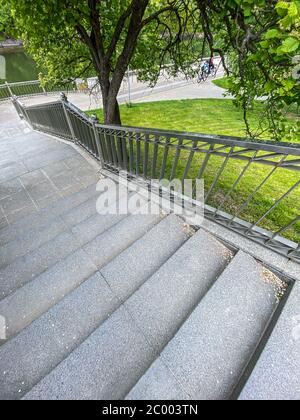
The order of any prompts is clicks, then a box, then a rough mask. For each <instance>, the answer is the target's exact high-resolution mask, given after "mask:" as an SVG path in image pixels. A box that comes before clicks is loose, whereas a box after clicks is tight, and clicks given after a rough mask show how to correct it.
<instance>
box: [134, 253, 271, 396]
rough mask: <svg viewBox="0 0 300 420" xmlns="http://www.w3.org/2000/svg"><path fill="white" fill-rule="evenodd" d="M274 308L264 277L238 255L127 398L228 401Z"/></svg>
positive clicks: (246, 258)
mask: <svg viewBox="0 0 300 420" xmlns="http://www.w3.org/2000/svg"><path fill="white" fill-rule="evenodd" d="M275 283H276V282H275ZM276 305H277V297H276V285H275V284H273V283H272V279H271V281H270V276H266V274H265V273H264V271H263V268H262V266H260V265H259V264H258V263H257V262H256V261H255V260H254V259H253V258H252V257H250V256H248V255H246V254H244V253H243V252H239V253H238V254H237V255H236V257H235V258H234V259H233V260H232V262H231V264H230V265H229V266H228V268H227V269H226V270H225V271H224V273H223V274H222V275H221V276H220V278H219V279H218V281H217V282H216V283H215V285H214V286H213V287H212V288H211V290H210V291H209V292H208V293H207V295H206V296H205V297H204V299H203V300H202V301H201V302H200V304H199V305H198V306H197V308H196V309H195V310H194V312H193V313H192V315H191V316H190V317H189V318H188V320H187V321H186V322H185V323H184V325H183V326H182V327H181V328H180V330H179V331H178V332H177V334H176V335H175V337H174V338H173V339H172V340H171V341H170V343H169V344H168V345H167V346H166V348H165V349H164V351H163V352H162V353H161V355H160V357H159V359H158V360H156V361H155V362H154V364H153V365H152V366H151V368H150V369H149V370H148V371H147V372H146V374H145V375H144V376H143V377H142V378H141V379H140V381H139V382H138V383H137V385H136V386H135V387H134V388H133V390H132V391H131V392H130V393H129V395H128V396H127V398H128V399H143V398H145V399H152V398H157V396H159V397H160V399H170V398H176V397H177V395H179V396H180V397H181V394H180V391H181V390H183V392H184V393H185V394H186V395H188V397H189V399H199V400H223V399H228V398H229V397H230V396H231V393H232V391H233V389H234V387H235V386H236V384H237V382H238V380H239V378H240V375H241V373H242V372H243V370H244V368H245V366H246V365H247V363H248V362H249V360H250V358H251V356H252V353H253V351H254V349H255V348H256V346H257V343H258V342H259V340H260V339H261V336H262V334H263V332H264V330H265V327H266V325H267V323H268V322H269V320H270V318H271V317H272V315H273V313H274V310H275V308H276ZM160 364H163V365H164V366H165V369H164V370H160V369H159V365H160ZM165 370H167V375H165ZM170 378H172V379H173V380H175V381H176V383H177V386H176V388H175V389H174V390H173V389H172V388H170V387H169V386H168V382H169V381H170Z"/></svg>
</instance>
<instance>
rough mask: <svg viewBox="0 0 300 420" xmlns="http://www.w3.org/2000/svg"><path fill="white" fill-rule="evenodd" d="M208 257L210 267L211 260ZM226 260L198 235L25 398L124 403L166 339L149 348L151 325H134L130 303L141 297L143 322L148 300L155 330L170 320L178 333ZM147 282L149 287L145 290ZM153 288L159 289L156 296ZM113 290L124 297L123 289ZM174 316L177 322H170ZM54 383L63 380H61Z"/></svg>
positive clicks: (216, 246) (217, 245) (205, 237)
mask: <svg viewBox="0 0 300 420" xmlns="http://www.w3.org/2000/svg"><path fill="white" fill-rule="evenodd" d="M159 252H160V251H159ZM216 253H217V254H216ZM209 256H210V257H209ZM211 257H213V260H214V261H213V262H211V261H210V258H211ZM228 258H230V254H229V252H228V250H227V249H226V248H225V247H223V245H221V244H220V243H218V242H216V241H215V240H213V239H212V238H210V237H209V236H208V235H207V234H205V233H204V232H199V233H197V234H196V235H195V236H194V237H192V238H191V239H190V240H189V241H188V242H186V243H185V244H184V245H183V247H181V248H180V249H179V250H178V251H177V252H176V253H175V254H174V256H173V257H171V258H170V259H169V260H168V261H167V262H166V263H165V264H164V265H163V266H162V267H161V268H160V269H159V270H158V271H157V272H156V273H155V274H154V275H153V276H152V277H151V278H150V279H149V280H147V281H146V283H144V285H143V286H142V287H141V288H140V289H139V290H138V291H137V292H136V293H135V294H134V295H133V296H132V297H131V298H130V299H129V300H128V301H126V303H125V304H124V305H123V306H121V307H120V308H119V309H118V310H117V311H116V312H114V314H113V315H112V316H111V317H110V318H109V319H108V320H107V321H106V322H105V323H104V324H102V325H101V326H100V327H99V328H98V329H97V330H96V331H95V332H94V333H93V334H92V335H91V336H90V337H89V338H88V339H87V340H86V341H85V342H84V343H83V344H82V345H81V346H79V347H78V348H77V349H76V350H74V352H73V353H72V354H70V356H69V357H67V358H66V359H65V360H64V361H63V362H62V363H61V364H60V365H58V366H57V368H56V369H54V370H53V371H52V372H51V373H50V374H49V375H48V376H46V377H45V378H44V379H43V380H42V381H41V382H40V383H39V384H38V385H37V386H36V387H34V388H33V389H32V391H30V392H29V393H28V394H27V395H26V397H25V398H26V399H36V398H38V399H69V398H70V399H120V398H124V396H125V395H126V394H127V393H128V392H129V390H130V389H131V388H132V386H133V385H134V384H135V383H136V382H137V380H138V379H139V378H140V376H141V375H142V374H143V373H144V372H145V370H146V369H147V368H148V367H149V366H150V365H151V363H152V362H153V360H155V358H156V357H157V356H158V354H159V351H160V350H161V349H162V348H163V347H164V345H165V340H166V334H158V335H157V339H159V337H160V339H161V342H160V343H158V342H157V341H156V345H152V343H151V342H149V340H148V336H147V334H146V330H147V329H148V328H149V323H148V325H146V326H145V327H143V328H141V324H142V322H143V321H140V320H139V322H137V320H136V319H135V316H133V312H134V311H133V310H132V311H131V312H130V313H129V311H128V308H131V309H132V308H133V306H132V305H130V302H136V301H137V300H138V299H135V296H136V295H138V296H139V297H140V298H142V297H143V299H144V303H145V307H144V308H143V307H142V306H141V307H140V312H139V315H140V317H141V318H142V320H146V319H147V312H148V310H149V308H151V305H150V303H149V302H150V301H152V305H153V307H155V308H157V318H155V315H154V312H155V309H151V314H150V315H149V317H151V319H152V320H154V318H155V322H153V326H154V325H155V326H156V325H158V323H159V322H158V320H159V319H160V323H164V322H168V321H167V320H169V324H170V325H171V327H172V326H173V327H174V324H175V323H176V328H178V326H179V324H180V323H181V322H183V321H184V320H185V319H186V316H187V313H186V311H188V313H189V312H190V311H191V310H192V308H193V307H194V304H195V302H196V301H198V299H199V298H201V294H202V293H203V294H205V293H206V291H207V289H208V288H209V286H210V285H211V284H212V283H213V282H214V281H215V279H216V278H217V276H218V275H219V274H220V272H222V270H223V269H224V267H225V266H226V265H227V264H228ZM145 260H146V258H145V259H144V261H145ZM215 260H216V261H215ZM194 265H196V268H195V267H194ZM207 267H209V268H207ZM103 272H104V271H103ZM160 279H161V282H160ZM185 279H186V280H185ZM149 283H150V284H151V286H149V287H147V285H148V284H149ZM115 287H116V286H115ZM146 287H147V289H146ZM155 288H158V290H157V293H156V294H155V291H154V289H155ZM115 290H117V291H118V293H123V291H122V288H120V289H118V288H115ZM142 290H147V292H148V295H146V294H145V293H143V292H141V291H142ZM194 295H195V296H194ZM123 296H124V294H123ZM170 296H171V297H170ZM153 299H154V300H153ZM173 299H174V303H173ZM160 301H162V304H160ZM171 301H172V302H171ZM186 301H188V303H186ZM127 302H128V304H127ZM162 308H163V310H162ZM163 313H166V314H167V315H164V314H163ZM177 314H179V315H177ZM136 315H138V314H136ZM172 317H175V319H176V320H175V321H172V320H171V318H172ZM167 328H168V327H167ZM112 331H113V334H112ZM159 331H163V328H161V327H159ZM170 334H172V328H171V331H170ZM58 378H63V381H61V380H58Z"/></svg>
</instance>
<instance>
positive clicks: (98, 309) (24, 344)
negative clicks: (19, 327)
mask: <svg viewBox="0 0 300 420" xmlns="http://www.w3.org/2000/svg"><path fill="white" fill-rule="evenodd" d="M186 239H187V234H186V232H185V231H184V230H183V227H182V222H181V221H180V220H179V219H177V218H176V217H175V216H170V217H168V218H166V219H164V220H162V221H161V222H160V223H159V224H158V225H156V226H154V228H153V229H151V230H150V231H149V232H148V233H147V234H146V235H145V236H144V237H143V238H142V239H140V240H138V241H137V242H135V243H134V244H133V245H132V246H131V247H130V248H128V249H127V250H125V251H124V252H123V253H122V254H121V255H123V257H122V258H119V257H117V258H116V260H114V261H112V263H111V264H110V265H109V266H108V267H107V268H108V269H109V267H110V269H111V270H113V269H114V263H115V261H116V263H118V265H119V270H120V272H121V273H122V271H124V273H126V272H127V273H128V274H129V271H130V270H128V263H127V261H128V262H129V265H131V262H134V259H135V258H136V259H137V260H140V263H139V264H135V266H131V273H132V279H133V285H132V284H131V283H130V282H128V281H126V282H125V284H126V285H127V291H126V292H125V290H124V285H122V291H124V292H123V295H125V294H126V295H128V296H129V295H130V294H131V293H132V291H133V290H132V288H133V287H135V288H137V287H139V285H140V284H141V283H142V282H143V281H145V280H146V279H147V278H148V276H149V275H151V274H152V273H153V272H154V271H156V270H157V269H158V268H159V267H160V265H161V264H163V263H164V262H165V261H166V259H168V258H169V257H170V256H171V255H172V253H173V252H174V251H175V250H176V249H177V248H178V247H179V246H180V245H181V244H182V243H183V242H184V241H185V240H186ZM153 243H160V244H161V249H162V251H161V252H157V248H155V249H156V252H153V250H149V247H150V244H152V245H153ZM152 248H153V246H152ZM143 250H144V252H143ZM147 250H148V251H149V253H148V254H147V255H148V258H147V259H145V258H143V257H144V255H145V252H148V251H147ZM121 255H120V257H121ZM127 258H128V260H127ZM135 267H137V269H136V270H135ZM108 272H111V273H113V271H109V270H108V271H106V273H108ZM116 274H117V273H116ZM125 278H127V277H125ZM137 278H138V279H137ZM106 280H107V279H106ZM114 280H115V281H116V280H117V278H116V277H114ZM137 280H138V281H137ZM118 281H119V282H121V283H123V277H122V276H119V277H118ZM121 304H122V303H121V301H120V298H119V296H118V295H116V294H115V293H113V291H112V290H111V288H110V287H109V285H108V284H107V282H106V281H105V279H104V277H103V276H102V275H101V274H100V273H98V274H96V275H95V276H93V277H92V278H90V279H89V280H87V281H85V282H84V283H83V284H82V285H81V286H79V287H78V288H77V289H76V290H74V291H73V292H72V293H71V294H69V295H68V296H67V297H66V298H65V299H63V300H62V301H61V302H60V303H58V304H57V305H56V306H54V307H53V308H51V309H50V310H49V311H48V312H47V313H45V314H44V315H43V316H41V317H40V318H39V319H37V320H36V321H34V322H33V323H32V324H31V325H30V326H28V327H27V328H26V329H25V330H23V331H22V332H21V333H20V334H18V335H17V336H16V337H14V338H13V339H12V340H10V341H9V342H8V343H6V344H5V345H3V346H2V348H0V390H1V391H0V399H16V398H20V397H22V396H23V395H24V393H25V392H26V391H28V390H30V389H31V388H32V387H33V386H34V385H35V384H36V383H38V382H39V381H40V380H41V379H42V378H43V377H44V376H45V375H46V374H48V373H49V372H51V370H52V369H54V368H55V367H56V366H57V365H58V364H59V363H60V362H61V361H62V360H63V359H64V358H66V357H67V356H68V355H69V354H70V353H71V352H72V351H73V350H74V349H75V348H76V347H78V346H79V345H80V344H81V343H82V342H83V341H84V340H85V339H86V338H87V337H88V336H89V335H90V334H91V333H92V332H93V331H94V330H95V329H96V328H97V327H98V326H99V325H100V324H101V323H102V322H103V321H104V320H105V319H106V318H107V317H108V316H109V315H110V314H111V313H112V312H113V311H115V310H116V309H117V308H118V307H119V306H120V305H121ZM45 349H46V350H45ZM13 361H17V362H16V363H14V362H13ZM2 370H4V371H6V374H5V375H3V376H1V371H2Z"/></svg>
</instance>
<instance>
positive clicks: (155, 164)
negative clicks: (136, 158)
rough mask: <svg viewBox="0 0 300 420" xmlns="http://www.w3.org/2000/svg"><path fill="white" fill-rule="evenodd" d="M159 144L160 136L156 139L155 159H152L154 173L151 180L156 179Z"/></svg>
mask: <svg viewBox="0 0 300 420" xmlns="http://www.w3.org/2000/svg"><path fill="white" fill-rule="evenodd" d="M158 142H159V136H158V135H156V136H155V139H154V148H153V158H152V171H151V172H152V173H151V178H152V179H155V178H156V166H157V157H158Z"/></svg>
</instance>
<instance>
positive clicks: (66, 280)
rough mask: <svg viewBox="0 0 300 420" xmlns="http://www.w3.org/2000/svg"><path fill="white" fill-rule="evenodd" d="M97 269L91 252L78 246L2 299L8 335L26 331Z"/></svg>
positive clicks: (0, 305) (0, 312)
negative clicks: (92, 260)
mask: <svg viewBox="0 0 300 420" xmlns="http://www.w3.org/2000/svg"><path fill="white" fill-rule="evenodd" d="M96 271H97V269H96V267H95V265H94V264H93V263H92V262H91V261H90V259H89V258H88V257H87V255H86V254H85V253H84V252H83V251H82V250H78V251H75V252H74V253H73V254H71V255H70V256H68V257H67V258H66V259H64V260H62V261H60V262H59V263H57V264H56V265H54V266H53V267H52V268H51V269H50V270H48V271H46V272H45V273H43V274H41V275H40V276H38V277H36V278H35V279H34V280H32V281H31V282H29V283H27V284H26V285H25V286H23V287H21V288H20V289H18V290H17V291H15V292H14V293H13V294H11V295H10V296H8V297H7V298H5V299H3V300H2V301H0V315H1V316H3V317H4V318H5V319H6V325H7V338H8V339H9V338H10V337H12V336H14V335H16V334H17V333H19V332H20V331H22V329H24V328H25V327H27V326H28V325H29V324H31V322H33V321H34V320H35V319H37V318H38V317H40V316H41V315H42V314H43V313H45V312H46V311H48V310H49V309H50V308H51V307H52V306H54V305H55V304H56V303H58V302H59V301H60V300H61V299H63V298H64V297H65V296H66V295H67V294H68V293H70V292H71V291H72V290H74V289H75V288H76V287H78V286H79V285H80V284H81V283H82V282H83V281H84V280H86V279H87V278H89V277H90V276H91V275H93V274H94V273H95V272H96Z"/></svg>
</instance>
